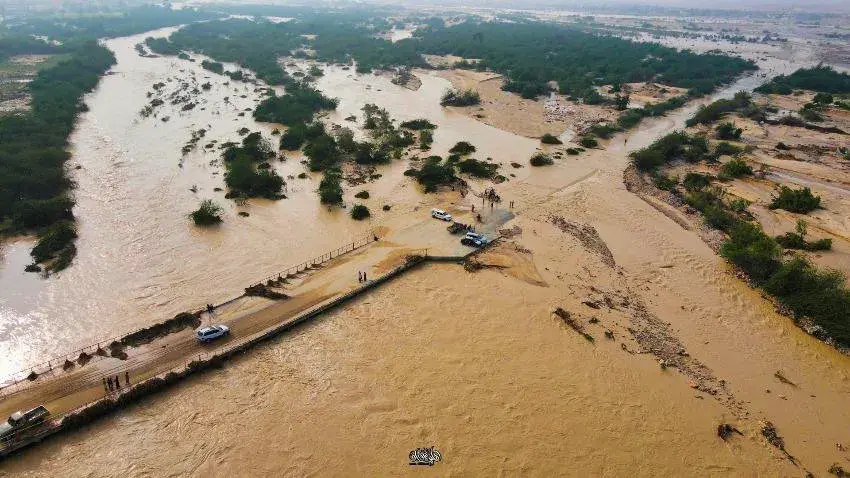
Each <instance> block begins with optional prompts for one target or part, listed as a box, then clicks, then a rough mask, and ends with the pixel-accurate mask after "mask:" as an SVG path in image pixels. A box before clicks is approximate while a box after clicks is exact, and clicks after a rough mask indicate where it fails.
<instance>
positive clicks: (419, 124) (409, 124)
mask: <svg viewBox="0 0 850 478" xmlns="http://www.w3.org/2000/svg"><path fill="white" fill-rule="evenodd" d="M399 126H400V127H402V128H405V129H412V130H414V131H421V130H424V129H436V128H437V125H435V124H433V123H431V122H430V121H428V120H427V119H422V118H420V119H415V120H410V121H405V122H403V123H401V124H400V125H399Z"/></svg>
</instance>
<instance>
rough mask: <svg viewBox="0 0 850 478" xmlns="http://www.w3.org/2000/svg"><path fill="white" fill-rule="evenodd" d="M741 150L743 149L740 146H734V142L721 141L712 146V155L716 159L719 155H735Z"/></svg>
mask: <svg viewBox="0 0 850 478" xmlns="http://www.w3.org/2000/svg"><path fill="white" fill-rule="evenodd" d="M743 151H744V150H743V149H742V148H740V147H738V146H735V145H734V144H731V143H727V142H726V141H721V142H719V143H717V146H715V147H714V157H715V159H716V158H719V157H721V156H737V155H739V154H741V152H743Z"/></svg>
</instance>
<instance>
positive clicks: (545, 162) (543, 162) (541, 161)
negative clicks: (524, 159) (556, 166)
mask: <svg viewBox="0 0 850 478" xmlns="http://www.w3.org/2000/svg"><path fill="white" fill-rule="evenodd" d="M528 162H529V164H531V165H532V166H549V165H550V164H553V163H554V161H552V158H551V157H549V156H548V155H546V154H543V153H535V154H534V156H532V157H531V159H530V160H528Z"/></svg>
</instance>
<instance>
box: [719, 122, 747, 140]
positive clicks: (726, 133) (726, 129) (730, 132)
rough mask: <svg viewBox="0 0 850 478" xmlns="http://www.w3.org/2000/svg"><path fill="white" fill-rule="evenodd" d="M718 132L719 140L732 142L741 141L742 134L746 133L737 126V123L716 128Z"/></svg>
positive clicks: (724, 124)
mask: <svg viewBox="0 0 850 478" xmlns="http://www.w3.org/2000/svg"><path fill="white" fill-rule="evenodd" d="M715 131H717V138H718V139H730V140H739V139H741V133H743V132H744V130H743V129H741V128H738V127H736V126H735V123H732V122H728V123H721V124H719V125H718V126H717V128H715Z"/></svg>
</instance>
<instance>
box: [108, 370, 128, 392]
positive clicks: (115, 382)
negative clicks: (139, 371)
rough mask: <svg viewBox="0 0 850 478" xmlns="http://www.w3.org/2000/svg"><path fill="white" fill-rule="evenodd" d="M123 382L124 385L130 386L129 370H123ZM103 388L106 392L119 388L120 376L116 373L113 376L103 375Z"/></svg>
mask: <svg viewBox="0 0 850 478" xmlns="http://www.w3.org/2000/svg"><path fill="white" fill-rule="evenodd" d="M124 382H125V386H127V387H129V386H130V372H124ZM103 389H104V390H106V392H107V393H109V392H112V391H114V390H120V389H121V378H120V377H119V376H118V375H116V376H115V378H112V377H104V379H103Z"/></svg>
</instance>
